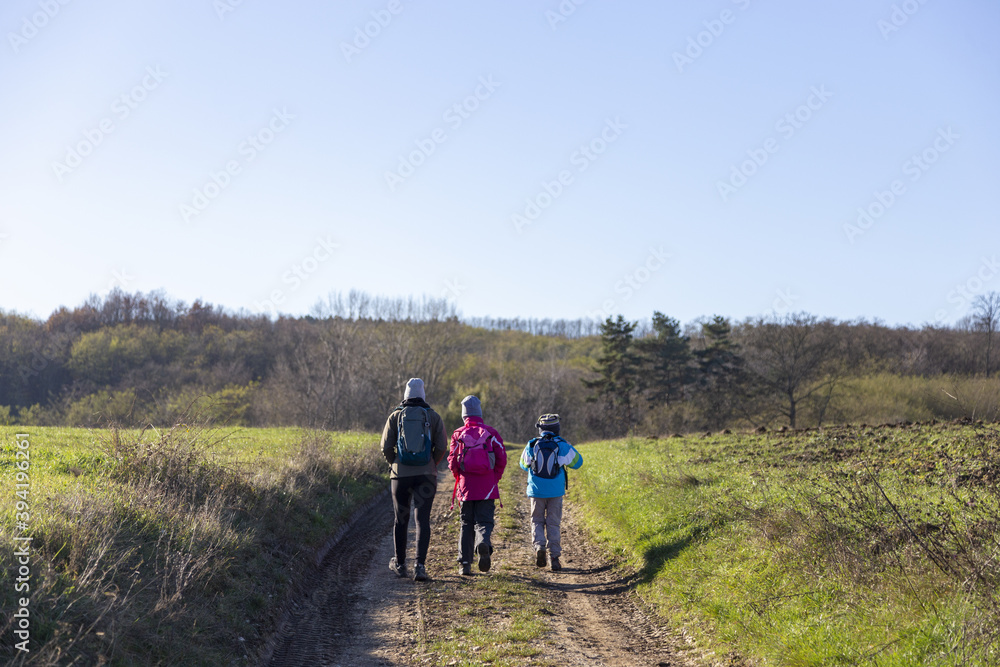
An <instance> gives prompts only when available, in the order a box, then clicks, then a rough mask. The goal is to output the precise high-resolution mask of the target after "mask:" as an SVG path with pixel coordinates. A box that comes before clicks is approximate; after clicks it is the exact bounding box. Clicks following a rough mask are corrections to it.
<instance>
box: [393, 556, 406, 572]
mask: <svg viewBox="0 0 1000 667" xmlns="http://www.w3.org/2000/svg"><path fill="white" fill-rule="evenodd" d="M389 569H390V570H392V571H393V572H395V573H396V576H397V577H405V576H406V563H397V562H396V557H395V556H393V557H392V560H390V561H389Z"/></svg>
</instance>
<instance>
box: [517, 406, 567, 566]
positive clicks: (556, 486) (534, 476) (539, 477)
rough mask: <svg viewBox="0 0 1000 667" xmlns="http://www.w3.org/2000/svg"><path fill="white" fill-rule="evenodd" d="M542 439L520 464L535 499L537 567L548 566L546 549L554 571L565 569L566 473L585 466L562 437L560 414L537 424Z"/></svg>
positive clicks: (533, 441) (531, 443) (533, 519)
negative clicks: (562, 535) (562, 560)
mask: <svg viewBox="0 0 1000 667" xmlns="http://www.w3.org/2000/svg"><path fill="white" fill-rule="evenodd" d="M535 428H537V429H538V437H537V438H532V439H531V440H530V441H529V442H528V445H527V446H526V447H525V448H524V451H523V452H521V460H520V465H521V469H522V470H527V471H528V497H529V498H531V524H532V529H533V530H532V540H531V541H532V544H533V545H534V547H535V565H537V566H538V567H545V549H546V547H548V550H549V554H550V555H551V557H552V560H551V567H552V571H553V572H558V571H559V570H561V569H562V564H561V563H560V562H559V556H561V555H562V545H561V544H560V539H559V538H560V535H559V525H560V524H561V523H562V505H563V502H562V501H563V496H564V495H565V494H566V470H568V469H574V470H575V469H576V468H579V467H580V466H582V465H583V457H582V456H580V452H578V451H576V449H575V448H574V447H573V445H571V444H569V442H567V441H566V440H564V439H562V438H561V437H559V415H555V414H544V415H542V416H541V417H539V418H538V421H537V422H536V423H535Z"/></svg>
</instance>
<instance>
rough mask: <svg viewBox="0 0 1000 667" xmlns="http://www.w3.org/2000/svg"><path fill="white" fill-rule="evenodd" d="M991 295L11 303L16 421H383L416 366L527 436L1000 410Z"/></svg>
mask: <svg viewBox="0 0 1000 667" xmlns="http://www.w3.org/2000/svg"><path fill="white" fill-rule="evenodd" d="M974 306H975V307H974V310H973V314H972V315H970V316H969V317H967V318H966V319H965V320H963V321H962V322H960V323H959V324H958V325H956V326H953V327H939V326H931V325H927V326H924V327H921V328H914V327H890V326H886V325H884V324H882V323H879V322H869V321H863V320H862V321H850V322H843V321H835V320H832V319H823V318H820V317H817V316H814V315H809V314H806V313H791V314H784V315H777V314H773V315H771V316H762V317H757V318H751V319H748V320H745V321H742V322H731V321H730V320H729V319H727V318H725V317H722V316H714V317H711V318H705V319H703V320H699V321H696V322H693V323H688V324H686V325H684V326H682V325H681V323H679V322H678V321H677V320H675V319H672V318H670V317H669V316H668V315H665V314H662V313H659V312H655V313H653V314H652V315H651V318H650V319H649V320H647V321H644V322H630V321H627V320H625V319H624V318H622V317H621V316H618V317H617V318H608V319H607V320H605V321H604V322H597V321H591V320H575V321H567V320H555V321H553V320H537V319H524V320H519V319H513V320H510V319H506V320H505V319H487V318H479V319H461V318H459V317H458V316H457V314H456V312H455V308H454V306H453V305H451V304H450V303H448V302H447V301H444V300H435V299H426V298H425V299H419V300H414V299H393V298H387V297H376V296H369V295H366V294H364V293H358V292H353V291H352V292H350V293H349V294H347V295H341V294H333V295H331V296H330V298H328V299H327V300H325V301H323V302H321V303H319V304H317V306H316V307H315V308H314V311H313V313H312V314H311V315H308V316H303V317H279V318H278V319H270V318H268V317H266V316H264V315H251V314H246V313H232V312H228V311H226V310H225V309H224V308H222V307H218V306H214V305H211V304H206V303H202V302H200V301H196V302H195V303H193V304H190V305H188V304H185V303H181V302H177V301H172V300H170V299H169V298H168V297H167V296H165V295H164V294H163V293H161V292H154V293H147V294H143V293H134V294H130V293H126V292H123V291H120V290H114V291H112V292H110V293H108V294H107V295H106V296H104V297H98V296H93V297H91V298H90V299H88V300H87V302H85V303H84V304H82V305H80V306H77V307H75V308H65V307H64V308H60V309H58V310H56V311H55V312H53V313H52V314H51V315H50V316H49V317H48V319H46V320H44V321H42V320H38V319H34V318H31V317H26V316H22V315H18V314H16V313H8V312H3V311H0V423H14V424H23V425H70V426H100V425H104V424H107V423H109V422H115V423H119V424H124V425H134V426H138V425H145V424H152V425H170V424H174V423H177V422H178V421H196V420H197V421H206V420H211V421H214V422H216V423H224V424H231V425H247V426H265V425H266V426H302V427H306V428H322V429H361V430H376V429H380V428H381V425H382V424H383V422H384V419H385V416H386V414H387V412H388V411H389V410H390V409H391V407H392V406H394V405H395V404H397V403H398V402H399V400H400V399H401V397H402V389H403V386H404V384H405V382H406V380H407V379H408V378H410V377H422V378H423V379H424V381H425V383H426V387H427V398H428V401H429V402H430V403H431V405H432V406H434V407H435V408H436V409H438V410H439V411H440V412H441V413H442V415H443V416H444V417H445V419H446V423H447V424H448V425H449V426H452V425H455V424H457V423H458V421H459V420H460V401H461V399H462V397H464V396H465V395H467V394H470V393H475V394H477V395H479V396H480V397H481V398H482V400H483V404H484V410H485V411H486V418H487V420H488V421H490V422H491V423H493V424H494V425H495V426H496V427H497V428H498V429H500V432H501V433H502V434H505V436H507V437H508V438H509V439H523V438H525V437H527V436H529V435H530V434H531V433H532V431H533V428H532V427H533V425H534V419H535V417H537V415H538V414H540V413H542V412H558V413H559V414H561V415H562V418H563V423H564V424H565V427H566V429H567V434H568V435H570V437H574V438H576V439H587V438H593V437H610V436H617V435H623V434H625V433H628V432H636V433H639V434H647V435H667V434H670V433H675V432H697V431H707V430H718V429H723V428H738V427H762V426H763V427H767V428H777V427H781V426H788V427H795V428H803V427H815V426H820V425H823V424H830V423H839V422H858V423H860V422H868V423H882V422H894V421H907V420H909V421H921V420H930V419H954V418H971V419H996V418H997V416H998V405H1000V380H998V378H997V377H996V372H995V371H996V367H997V366H998V361H997V353H996V351H995V349H994V338H995V334H996V329H997V325H998V319H1000V295H998V294H996V293H991V294H989V295H985V296H981V297H978V298H977V300H976V302H975V304H974Z"/></svg>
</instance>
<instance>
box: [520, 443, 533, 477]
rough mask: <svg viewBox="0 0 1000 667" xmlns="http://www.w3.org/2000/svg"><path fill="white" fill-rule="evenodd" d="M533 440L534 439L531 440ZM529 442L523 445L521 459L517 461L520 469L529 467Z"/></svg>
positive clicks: (528, 468)
mask: <svg viewBox="0 0 1000 667" xmlns="http://www.w3.org/2000/svg"><path fill="white" fill-rule="evenodd" d="M532 442H534V441H532ZM531 444H532V443H531V442H529V443H528V444H527V445H525V446H524V451H523V452H521V460H520V461H518V465H520V466H521V470H530V469H531Z"/></svg>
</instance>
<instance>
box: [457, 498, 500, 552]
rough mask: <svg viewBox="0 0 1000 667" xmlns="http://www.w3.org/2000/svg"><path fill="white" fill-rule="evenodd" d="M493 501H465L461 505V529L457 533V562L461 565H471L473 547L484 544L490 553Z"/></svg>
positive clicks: (491, 549)
mask: <svg viewBox="0 0 1000 667" xmlns="http://www.w3.org/2000/svg"><path fill="white" fill-rule="evenodd" d="M495 502H496V501H495V500H492V499H491V500H466V501H464V502H463V503H462V512H461V515H462V527H461V529H460V530H459V533H458V551H459V556H458V560H459V562H461V563H471V562H472V554H473V552H474V549H473V547H474V546H478V545H479V543H481V542H485V543H486V544H487V545H488V546H489V548H490V553H493V545H492V544H491V540H490V538H491V537H492V536H493V509H494V503H495Z"/></svg>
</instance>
